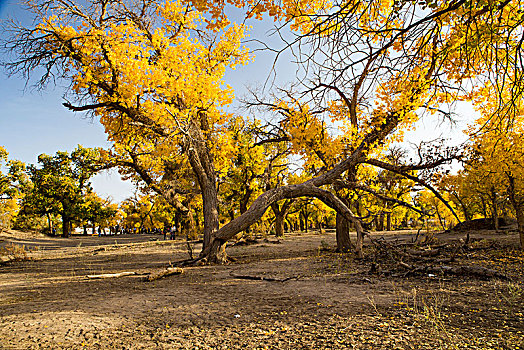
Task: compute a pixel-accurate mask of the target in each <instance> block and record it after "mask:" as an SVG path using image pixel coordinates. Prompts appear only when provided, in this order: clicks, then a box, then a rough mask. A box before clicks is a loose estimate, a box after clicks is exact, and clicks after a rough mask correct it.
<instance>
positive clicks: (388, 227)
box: [386, 213, 391, 231]
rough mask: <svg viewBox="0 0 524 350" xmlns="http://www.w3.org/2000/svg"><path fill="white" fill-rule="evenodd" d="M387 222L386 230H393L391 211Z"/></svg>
mask: <svg viewBox="0 0 524 350" xmlns="http://www.w3.org/2000/svg"><path fill="white" fill-rule="evenodd" d="M386 224H387V227H386V230H388V231H391V213H387V216H386Z"/></svg>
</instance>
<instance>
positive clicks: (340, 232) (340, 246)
mask: <svg viewBox="0 0 524 350" xmlns="http://www.w3.org/2000/svg"><path fill="white" fill-rule="evenodd" d="M336 237H337V252H339V253H347V252H349V251H350V250H352V249H353V248H354V246H353V244H351V239H350V238H349V221H348V220H347V219H346V218H345V217H344V216H343V215H342V214H340V213H337V214H336Z"/></svg>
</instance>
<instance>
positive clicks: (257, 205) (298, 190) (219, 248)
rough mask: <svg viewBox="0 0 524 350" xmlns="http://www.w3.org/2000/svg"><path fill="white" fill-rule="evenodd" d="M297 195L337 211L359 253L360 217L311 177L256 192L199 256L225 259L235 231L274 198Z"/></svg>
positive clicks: (216, 260) (251, 221) (256, 217)
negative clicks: (351, 231) (354, 234)
mask: <svg viewBox="0 0 524 350" xmlns="http://www.w3.org/2000/svg"><path fill="white" fill-rule="evenodd" d="M297 197H315V198H318V199H320V200H321V201H322V202H324V203H325V204H326V205H328V206H329V207H331V208H333V209H335V210H336V211H337V212H340V213H341V215H343V216H344V218H346V219H347V220H349V221H351V222H352V223H353V224H354V225H355V228H356V230H357V246H356V252H357V255H358V256H359V257H361V256H362V242H363V238H364V230H363V228H362V224H361V223H360V221H359V220H358V219H357V218H356V217H355V216H354V215H353V213H352V212H351V210H350V209H349V208H348V207H347V206H346V205H345V204H344V203H343V202H342V201H341V200H340V199H339V198H337V197H336V196H335V195H334V194H333V193H331V192H329V191H327V190H323V189H321V188H318V187H316V186H314V185H313V184H312V183H311V181H308V182H305V183H303V184H300V185H288V186H284V187H280V188H276V189H272V190H268V191H266V192H264V193H263V194H262V195H260V196H259V197H258V198H257V199H256V200H255V201H254V202H253V204H252V205H251V207H250V208H249V209H248V210H247V211H246V212H245V213H244V214H243V215H240V216H239V217H237V218H235V220H233V221H230V222H229V223H228V224H226V225H224V226H222V227H221V228H220V229H219V230H218V231H217V232H216V233H215V235H213V237H212V240H211V243H210V244H209V245H208V246H207V247H206V248H204V249H203V250H202V253H201V255H200V258H204V259H207V261H208V262H210V263H225V262H226V261H227V254H226V251H225V247H226V242H227V241H228V240H229V239H231V238H232V237H233V236H234V235H235V234H237V233H238V232H241V231H243V230H245V229H246V228H247V227H249V226H251V225H252V224H254V223H255V222H257V221H258V220H259V219H260V218H261V217H262V216H263V215H264V213H265V212H266V210H267V208H268V207H269V206H270V205H271V204H272V203H274V202H277V201H279V200H282V199H285V198H297Z"/></svg>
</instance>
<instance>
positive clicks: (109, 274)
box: [86, 271, 136, 279]
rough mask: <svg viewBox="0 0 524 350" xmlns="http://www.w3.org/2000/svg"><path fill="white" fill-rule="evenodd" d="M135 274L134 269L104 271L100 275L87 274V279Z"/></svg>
mask: <svg viewBox="0 0 524 350" xmlns="http://www.w3.org/2000/svg"><path fill="white" fill-rule="evenodd" d="M131 275H136V272H134V271H126V272H119V273H104V274H101V275H87V276H86V278H87V279H102V278H117V277H124V276H131Z"/></svg>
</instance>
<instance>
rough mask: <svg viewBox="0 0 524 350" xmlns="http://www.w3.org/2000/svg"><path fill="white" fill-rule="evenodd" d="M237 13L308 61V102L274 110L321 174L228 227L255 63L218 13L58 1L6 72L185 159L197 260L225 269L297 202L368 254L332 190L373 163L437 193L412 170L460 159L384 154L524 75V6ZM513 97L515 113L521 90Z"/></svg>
mask: <svg viewBox="0 0 524 350" xmlns="http://www.w3.org/2000/svg"><path fill="white" fill-rule="evenodd" d="M229 3H232V4H234V5H237V6H247V9H248V11H252V13H254V14H255V16H259V17H260V16H261V15H263V14H264V13H268V14H270V15H272V16H274V17H275V18H276V19H277V20H283V21H286V23H290V27H289V29H290V30H291V31H293V33H295V34H296V39H295V40H294V41H293V43H291V46H294V47H296V48H297V50H296V51H294V52H297V53H298V57H297V60H296V61H297V62H299V63H303V66H302V67H303V69H302V70H300V71H301V72H303V76H299V77H298V78H299V82H300V84H302V85H300V84H299V85H298V86H299V87H301V88H300V89H298V90H294V91H287V92H286V93H285V94H284V96H280V97H277V98H276V99H275V100H274V101H269V102H264V103H265V104H266V105H267V106H269V107H270V109H271V110H273V111H275V112H277V113H278V115H279V117H280V122H279V126H280V128H281V129H282V133H283V135H281V136H284V137H285V138H286V139H287V142H290V143H291V144H292V146H293V149H294V152H296V154H297V155H299V156H301V157H303V158H304V159H305V160H306V161H307V162H308V163H309V164H311V167H314V169H308V174H311V175H310V176H311V177H310V178H309V179H307V180H306V181H304V182H302V183H297V184H286V185H283V186H279V187H278V188H272V189H269V190H267V191H265V192H264V193H262V194H261V195H260V196H258V198H257V199H255V200H254V201H253V203H252V205H251V206H250V207H249V209H248V210H247V211H246V212H245V213H244V214H242V215H240V216H238V217H236V218H235V219H234V220H232V221H230V222H229V223H227V224H225V225H224V226H222V227H220V228H219V223H218V205H219V202H218V196H217V189H216V180H217V177H218V173H217V171H218V169H223V168H225V167H223V166H222V165H221V164H220V162H221V161H222V160H224V161H227V160H228V159H230V158H231V157H230V156H229V155H228V154H229V152H234V150H232V149H231V147H230V145H231V142H230V141H229V140H230V139H229V138H228V136H227V134H228V133H227V131H226V128H225V125H226V124H227V123H228V120H229V119H230V116H229V115H228V114H226V113H223V112H222V111H221V107H222V106H224V105H225V104H227V103H229V102H230V101H231V99H232V91H231V90H230V89H229V88H227V87H226V86H225V85H224V84H223V83H222V76H223V73H224V71H225V69H226V68H227V67H234V66H235V65H236V64H243V63H245V62H246V61H247V59H248V55H247V51H246V50H244V49H242V48H240V40H241V38H242V36H243V35H244V34H243V28H242V26H238V25H234V24H231V25H229V24H228V21H227V20H223V18H224V16H223V14H224V4H225V2H224V1H220V2H215V1H203V0H199V1H192V2H187V3H179V2H172V1H168V2H165V3H157V2H154V1H151V2H147V1H146V2H143V3H140V4H127V3H124V2H121V1H108V2H93V3H92V4H91V5H92V6H91V7H89V8H80V5H77V4H74V3H71V2H65V1H50V2H46V4H45V5H44V6H38V5H33V9H34V10H35V14H36V17H37V23H38V24H37V26H36V27H35V28H23V27H22V28H20V27H19V28H18V31H17V32H16V34H15V35H14V36H11V39H8V43H7V47H8V48H11V49H12V50H14V52H15V53H16V54H17V57H18V59H17V60H15V61H14V62H11V64H8V65H7V67H8V68H10V69H11V72H12V73H17V72H23V73H29V72H31V71H32V69H33V68H35V67H39V66H44V68H46V72H47V73H51V72H54V73H57V74H59V75H60V76H61V77H63V78H65V79H66V80H68V81H70V82H71V91H70V92H71V93H72V95H71V96H73V97H74V98H75V100H76V103H75V104H74V103H66V107H68V108H70V109H72V110H76V111H86V110H94V111H95V113H96V115H98V116H99V117H100V120H101V122H102V123H103V124H104V126H105V127H106V132H107V133H108V137H109V139H110V140H111V141H113V142H115V143H116V144H119V145H123V147H126V146H125V145H126V144H128V142H127V141H128V140H144V145H145V146H146V147H149V146H148V142H149V141H150V140H154V143H152V144H151V145H152V146H153V148H154V152H153V153H154V154H155V157H156V156H157V155H164V154H169V155H170V156H173V157H176V158H179V157H185V159H187V162H188V164H189V165H190V167H191V169H192V171H193V173H194V175H195V178H196V179H197V183H198V186H199V189H200V192H201V196H202V204H203V218H204V249H203V251H202V253H201V255H200V259H207V260H208V261H210V262H224V261H226V260H227V254H226V252H225V246H226V242H227V241H228V240H229V239H231V238H232V237H233V236H234V235H235V234H237V233H238V232H240V231H243V230H245V229H246V228H247V227H249V226H250V225H252V224H254V223H255V222H256V221H257V220H259V219H260V218H261V217H262V216H263V215H264V213H265V212H266V210H267V208H268V207H269V206H271V204H272V203H275V202H278V201H281V200H284V199H290V198H296V197H315V198H318V199H320V200H322V201H323V202H324V203H325V204H326V205H328V206H330V207H332V208H334V209H336V210H337V212H339V213H340V214H341V215H342V216H343V217H344V219H345V220H348V221H350V222H352V223H353V225H354V226H355V228H356V230H357V235H358V237H359V240H358V242H357V243H358V244H357V247H356V248H357V251H358V252H359V254H361V252H362V244H361V243H362V238H363V236H364V234H365V232H364V230H363V228H362V225H361V222H360V220H359V218H358V217H357V216H355V215H354V214H353V211H352V210H351V208H349V207H348V205H347V204H346V203H344V202H343V201H342V200H341V199H340V198H338V197H337V196H336V195H334V193H333V189H332V188H331V186H333V185H334V184H335V183H336V182H337V181H339V180H341V179H342V180H349V181H347V182H349V183H351V182H356V181H354V180H356V179H357V177H356V174H358V172H359V169H360V167H361V166H362V165H363V164H367V165H369V166H373V167H378V168H380V169H383V170H387V171H390V172H392V173H396V174H400V175H402V176H404V177H406V178H408V179H410V180H412V181H414V182H415V183H417V184H419V185H424V186H426V187H428V188H432V187H431V186H430V184H428V183H427V182H426V181H424V179H422V178H419V177H414V176H412V175H411V172H413V171H421V170H424V169H429V168H431V167H435V166H438V165H440V164H442V163H444V162H446V161H448V160H449V159H451V158H452V154H451V153H450V152H448V151H447V150H442V152H439V153H442V154H443V155H442V156H438V157H437V156H435V154H434V153H432V152H431V151H428V152H420V153H421V155H422V157H421V159H420V160H419V161H414V162H406V164H401V165H396V164H391V163H388V161H387V159H385V158H383V153H384V150H385V149H387V148H388V147H389V146H390V145H392V144H393V143H394V142H400V141H402V139H403V134H404V132H405V131H406V130H409V129H410V128H412V127H413V125H414V123H415V121H417V120H418V119H419V118H420V117H433V118H436V115H435V114H437V113H440V112H439V111H444V114H445V115H447V114H449V111H452V110H453V102H454V101H457V100H468V101H473V102H474V103H478V102H477V101H476V99H477V98H478V96H479V95H483V94H485V93H486V91H485V90H484V89H485V87H486V86H488V85H489V84H490V82H491V81H492V80H494V79H498V80H499V81H504V80H505V79H504V78H507V77H510V76H515V77H520V76H521V74H522V71H523V70H522V64H521V62H522V60H520V58H521V50H520V49H519V47H520V46H519V45H518V43H519V42H520V36H519V35H520V33H521V32H522V16H521V15H520V10H521V8H522V7H523V4H522V1H519V0H506V1H499V0H497V1H476V2H473V1H466V0H457V1H451V2H449V1H443V0H442V1H439V0H431V1H430V0H427V1H382V0H377V1H356V0H355V1H353V0H350V1H332V2H329V3H323V2H309V1H295V0H293V1H289V0H284V1H282V3H280V4H278V5H277V4H276V3H274V2H270V1H263V2H260V3H258V2H249V1H248V2H243V1H236V0H234V1H232V2H229ZM259 5H260V6H259ZM202 11H209V14H208V16H209V17H205V16H204V15H203V14H202ZM204 18H205V20H204ZM199 20H201V21H202V24H201V25H199V24H198V21H199ZM226 24H227V26H226ZM15 31H16V29H15ZM509 67H511V69H510V68H509ZM55 68H57V69H55ZM49 77H50V75H49V74H44V76H43V78H42V79H43V81H47V79H48V78H49ZM506 81H507V79H506ZM513 81H516V79H513ZM508 91H509V92H510V95H511V98H512V99H513V100H516V99H518V98H520V96H521V91H522V90H521V89H513V90H511V91H510V90H508ZM490 96H492V97H493V98H495V99H497V100H501V96H500V94H495V95H490ZM328 122H333V123H335V125H337V126H339V131H334V130H333V129H334V128H331V129H330V128H328V127H327V126H328ZM304 126H307V127H304ZM280 139H281V138H280ZM319 146H321V147H322V148H321V149H319ZM148 151H149V150H148ZM310 170H314V171H310ZM433 192H434V193H436V191H433ZM435 195H437V194H435Z"/></svg>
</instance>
